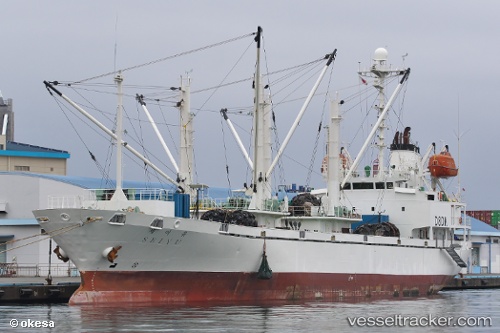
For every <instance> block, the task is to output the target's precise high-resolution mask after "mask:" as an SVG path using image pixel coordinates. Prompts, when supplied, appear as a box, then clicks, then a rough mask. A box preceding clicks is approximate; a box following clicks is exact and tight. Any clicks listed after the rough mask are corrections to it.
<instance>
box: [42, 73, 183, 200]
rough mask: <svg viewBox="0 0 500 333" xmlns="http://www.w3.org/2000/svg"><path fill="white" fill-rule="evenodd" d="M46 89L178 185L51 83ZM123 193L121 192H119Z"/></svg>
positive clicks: (175, 183) (45, 82) (47, 83)
mask: <svg viewBox="0 0 500 333" xmlns="http://www.w3.org/2000/svg"><path fill="white" fill-rule="evenodd" d="M43 83H44V84H45V86H46V87H47V89H49V92H50V93H51V94H52V92H55V93H56V94H57V95H59V96H60V97H61V98H62V99H64V100H65V101H66V102H68V103H69V104H70V105H71V106H72V107H74V108H75V109H76V110H77V111H78V112H80V113H81V114H82V115H84V116H85V117H87V118H88V119H89V120H90V121H92V122H93V123H94V124H96V126H97V127H99V128H100V129H101V130H103V131H104V132H105V133H106V134H107V135H109V136H110V137H111V138H112V139H114V140H116V141H117V142H121V146H123V147H125V148H126V149H127V150H128V151H130V152H131V153H132V154H134V155H135V156H136V157H137V158H139V159H140V160H141V161H143V162H144V163H145V164H147V165H149V166H150V167H151V168H152V169H153V170H155V171H156V172H158V173H159V174H160V175H161V176H163V177H164V178H165V179H167V180H168V181H169V182H171V183H172V184H174V185H177V186H178V185H179V184H178V182H176V181H175V180H173V179H172V178H170V177H169V176H168V175H167V174H166V173H165V172H163V171H162V170H161V169H160V168H158V167H157V166H156V165H155V164H153V162H151V161H150V160H148V159H147V158H146V157H144V155H142V154H141V153H139V152H138V151H137V150H135V149H134V148H132V147H131V146H130V145H129V144H128V143H127V142H125V141H123V140H121V141H118V137H117V135H116V134H115V133H113V131H111V130H110V129H109V128H107V127H106V126H104V125H103V124H102V123H101V122H99V121H98V120H97V119H96V118H94V117H93V116H92V115H91V114H90V113H88V112H87V111H85V110H84V109H82V108H81V107H80V106H79V105H78V104H76V103H75V102H73V101H72V100H71V99H70V98H69V97H67V96H66V95H64V94H63V93H61V92H60V91H59V90H57V89H56V88H55V87H54V86H53V85H52V84H51V83H49V82H47V81H43ZM121 192H122V193H123V191H121Z"/></svg>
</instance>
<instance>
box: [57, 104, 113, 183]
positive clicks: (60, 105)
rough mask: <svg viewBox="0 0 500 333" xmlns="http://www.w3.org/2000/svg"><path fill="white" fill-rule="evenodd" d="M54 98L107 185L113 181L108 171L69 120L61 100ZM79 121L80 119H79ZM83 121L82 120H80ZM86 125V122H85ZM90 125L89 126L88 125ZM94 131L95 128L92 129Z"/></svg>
mask: <svg viewBox="0 0 500 333" xmlns="http://www.w3.org/2000/svg"><path fill="white" fill-rule="evenodd" d="M52 97H53V98H54V100H55V101H56V104H57V105H58V106H59V109H60V110H61V111H62V113H63V114H64V116H65V117H66V119H67V120H68V122H69V124H70V126H71V127H72V128H73V130H74V132H75V134H76V135H77V137H78V138H79V139H80V141H81V142H82V143H83V145H84V146H85V149H87V152H88V153H89V155H90V158H91V159H92V161H94V163H95V165H96V167H97V169H98V170H99V172H100V173H101V175H102V177H103V178H104V180H105V182H106V183H110V182H111V180H110V178H109V174H108V173H107V172H106V169H105V168H104V167H103V166H102V165H101V164H100V163H99V161H98V160H97V158H96V157H95V155H94V154H93V153H92V151H91V150H90V148H89V147H88V145H87V144H86V142H85V140H83V138H82V136H81V135H80V133H79V132H78V130H77V129H76V127H75V125H74V123H73V122H72V121H71V119H70V118H69V116H68V114H67V113H66V111H65V110H64V108H63V107H62V104H61V103H60V102H59V100H58V99H57V98H56V97H55V96H53V95H52ZM78 119H79V118H78ZM80 120H81V119H80ZM84 123H85V122H84ZM87 125H88V124H87ZM88 126H89V127H90V128H92V127H91V126H90V125H88ZM92 129H93V128H92ZM93 130H95V129H93Z"/></svg>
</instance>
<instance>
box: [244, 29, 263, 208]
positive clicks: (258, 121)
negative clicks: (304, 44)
mask: <svg viewBox="0 0 500 333" xmlns="http://www.w3.org/2000/svg"><path fill="white" fill-rule="evenodd" d="M261 35H262V28H261V27H257V35H256V36H255V39H254V40H255V42H256V43H257V61H256V68H255V78H254V91H255V107H254V118H253V130H254V145H253V147H254V148H253V154H254V155H253V163H254V168H253V180H252V181H253V184H252V187H253V194H252V200H251V202H250V205H249V207H248V209H262V204H263V202H262V200H264V198H265V196H264V190H265V186H264V182H265V180H266V179H265V170H264V168H263V165H262V163H263V160H262V157H263V153H262V149H261V148H262V136H261V135H260V134H261V131H262V128H263V126H264V120H263V116H262V113H263V112H262V110H261V109H260V108H261V105H260V104H261V102H260V95H261V89H260V79H261V77H260V40H261Z"/></svg>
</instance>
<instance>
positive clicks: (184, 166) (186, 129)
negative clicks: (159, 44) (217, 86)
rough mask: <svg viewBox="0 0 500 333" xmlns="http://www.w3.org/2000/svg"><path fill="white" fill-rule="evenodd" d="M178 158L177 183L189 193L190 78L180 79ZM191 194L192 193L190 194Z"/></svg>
mask: <svg viewBox="0 0 500 333" xmlns="http://www.w3.org/2000/svg"><path fill="white" fill-rule="evenodd" d="M180 93H181V95H180V98H181V100H180V103H179V111H180V143H179V145H180V156H179V182H180V183H181V184H183V188H184V190H185V191H188V192H189V191H191V187H190V185H191V184H193V170H194V152H193V147H194V145H193V114H192V113H191V103H190V96H191V78H190V77H189V76H188V77H186V78H183V77H181V89H180ZM190 194H192V193H190Z"/></svg>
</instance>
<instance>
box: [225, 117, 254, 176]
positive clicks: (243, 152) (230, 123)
mask: <svg viewBox="0 0 500 333" xmlns="http://www.w3.org/2000/svg"><path fill="white" fill-rule="evenodd" d="M220 114H221V115H222V117H223V118H224V120H225V121H226V123H227V125H228V126H229V129H230V130H231V133H233V136H234V138H235V140H236V143H238V147H240V150H241V153H242V154H243V157H245V160H246V161H247V163H248V166H249V167H250V169H251V170H252V171H253V162H252V160H251V159H250V156H249V155H248V153H247V151H246V149H245V146H243V142H242V141H241V138H240V136H239V135H238V132H236V129H235V128H234V125H233V122H232V121H231V119H229V117H228V116H227V109H221V110H220Z"/></svg>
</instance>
